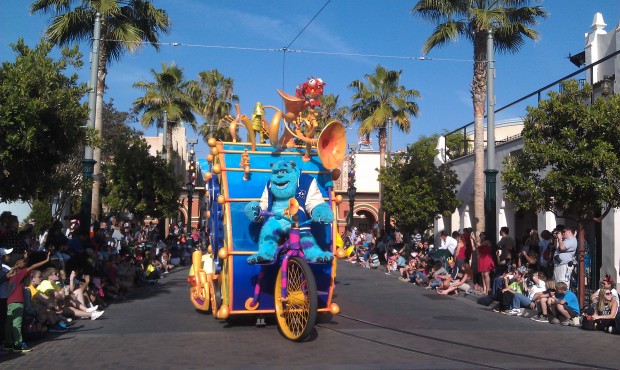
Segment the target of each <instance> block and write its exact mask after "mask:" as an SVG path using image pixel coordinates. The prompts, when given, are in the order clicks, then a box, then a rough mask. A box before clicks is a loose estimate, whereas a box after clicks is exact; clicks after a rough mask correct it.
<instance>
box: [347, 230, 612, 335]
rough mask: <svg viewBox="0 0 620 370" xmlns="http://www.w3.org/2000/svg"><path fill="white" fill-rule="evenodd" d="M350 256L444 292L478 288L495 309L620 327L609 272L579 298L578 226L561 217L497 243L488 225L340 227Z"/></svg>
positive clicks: (577, 323) (588, 325)
mask: <svg viewBox="0 0 620 370" xmlns="http://www.w3.org/2000/svg"><path fill="white" fill-rule="evenodd" d="M342 239H343V241H344V244H345V246H344V247H345V250H346V252H347V256H348V258H347V261H348V262H351V263H354V264H356V265H359V266H362V267H364V268H368V269H382V268H385V273H386V274H392V273H393V272H395V273H397V274H398V275H399V279H400V280H402V281H404V282H409V283H412V284H415V285H418V286H421V287H425V288H426V289H432V290H436V292H437V294H442V295H459V294H464V295H476V296H478V301H479V303H481V304H485V305H491V304H492V303H493V302H494V301H495V302H497V303H496V308H495V309H494V311H495V312H498V313H502V314H505V315H509V316H524V317H525V316H528V315H524V313H525V311H526V310H529V313H531V315H529V316H531V317H530V318H531V319H532V320H534V321H537V322H544V323H550V324H559V325H562V326H580V327H582V328H583V329H586V330H601V331H605V332H610V333H611V332H615V333H618V332H619V331H620V314H619V306H620V304H619V302H618V292H617V291H616V289H615V288H614V284H613V283H614V281H613V278H612V277H610V276H606V277H605V278H604V279H603V281H602V282H601V286H600V289H599V290H597V291H596V292H594V293H593V294H592V296H591V297H590V298H591V303H588V304H586V305H585V306H584V307H580V306H579V301H578V299H577V296H576V295H575V293H574V292H573V291H571V289H570V288H571V284H572V285H573V288H575V276H574V266H575V265H576V257H575V252H576V250H577V240H576V231H575V229H574V228H572V227H570V226H566V227H565V226H563V225H558V226H557V227H556V229H554V230H553V231H548V230H544V231H543V232H541V233H540V234H539V233H538V231H537V230H528V232H527V235H525V236H524V237H523V238H522V239H521V240H519V242H517V241H515V239H513V238H512V237H511V236H510V231H509V229H508V228H507V227H502V228H501V230H500V240H499V241H498V242H497V244H496V245H493V244H492V243H491V241H490V240H489V239H488V238H487V237H486V235H485V234H484V232H482V233H480V234H479V235H478V236H476V235H475V233H473V232H472V230H471V229H469V228H468V229H465V230H463V232H459V231H454V232H452V233H448V232H446V231H441V232H440V234H439V235H438V238H437V240H438V243H437V245H434V243H433V242H434V237H433V235H429V234H427V235H426V236H425V237H423V236H422V235H421V234H420V233H419V232H418V230H414V232H413V233H412V234H411V235H407V236H403V235H402V233H400V232H399V231H398V230H395V231H394V232H393V233H389V234H385V233H384V234H381V235H379V236H375V235H374V233H373V232H371V231H370V230H367V231H363V232H360V231H358V230H357V229H356V228H353V229H351V230H347V231H345V233H344V234H343V235H342Z"/></svg>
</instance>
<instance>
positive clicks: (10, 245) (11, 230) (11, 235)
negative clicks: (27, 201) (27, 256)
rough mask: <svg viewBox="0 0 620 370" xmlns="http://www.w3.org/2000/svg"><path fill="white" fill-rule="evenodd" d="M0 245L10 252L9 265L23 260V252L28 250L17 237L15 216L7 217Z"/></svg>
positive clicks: (17, 225) (17, 222)
mask: <svg viewBox="0 0 620 370" xmlns="http://www.w3.org/2000/svg"><path fill="white" fill-rule="evenodd" d="M0 245H1V246H2V247H3V248H4V249H5V250H9V249H10V250H11V251H12V252H11V253H10V255H11V260H10V264H11V265H12V264H14V263H15V262H17V260H19V259H22V258H24V252H25V251H26V250H27V249H28V246H27V245H26V242H25V241H24V240H23V239H22V237H21V236H20V235H19V220H18V219H17V216H14V215H9V216H8V217H7V221H6V225H5V230H4V234H3V236H2V237H0Z"/></svg>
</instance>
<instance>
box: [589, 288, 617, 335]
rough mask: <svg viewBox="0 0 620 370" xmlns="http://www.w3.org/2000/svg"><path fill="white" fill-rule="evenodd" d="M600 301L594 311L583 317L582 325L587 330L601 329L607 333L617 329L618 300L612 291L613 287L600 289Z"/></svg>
mask: <svg viewBox="0 0 620 370" xmlns="http://www.w3.org/2000/svg"><path fill="white" fill-rule="evenodd" d="M599 290H600V292H599V296H598V299H597V301H598V303H597V304H596V305H595V309H594V312H592V314H591V315H586V316H584V317H583V319H582V324H581V327H582V328H583V329H585V330H600V331H604V332H607V333H614V332H616V331H617V329H618V328H617V327H616V325H617V318H618V301H616V300H615V299H614V297H613V294H612V292H611V288H605V289H599Z"/></svg>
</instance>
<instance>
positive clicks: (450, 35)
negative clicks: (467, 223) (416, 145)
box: [412, 0, 547, 231]
mask: <svg viewBox="0 0 620 370" xmlns="http://www.w3.org/2000/svg"><path fill="white" fill-rule="evenodd" d="M533 2H534V1H531V0H478V1H471V0H419V1H418V2H417V4H416V5H415V6H414V7H413V9H412V13H413V14H416V15H419V16H420V17H421V18H423V19H426V20H429V21H430V22H432V23H434V24H436V28H435V29H434V30H433V33H432V34H431V36H430V37H429V38H428V39H427V40H426V42H425V43H424V46H423V47H422V52H424V54H427V53H428V52H430V51H431V50H432V49H433V48H435V47H436V46H444V45H446V44H447V43H448V42H450V41H455V40H458V38H459V37H463V38H465V39H467V40H469V41H471V43H472V44H473V47H474V75H473V80H472V99H473V106H474V158H475V159H474V216H475V217H474V230H476V231H480V230H481V228H484V222H485V221H484V189H485V180H484V110H485V101H486V93H487V83H486V78H487V76H486V60H487V49H486V40H487V36H488V32H489V31H493V44H494V47H495V49H496V50H497V51H498V52H500V53H501V52H510V53H516V52H517V51H519V49H520V48H521V46H523V44H524V40H525V39H526V38H529V39H532V40H536V39H538V33H537V32H536V31H535V30H534V29H532V28H530V27H531V26H533V25H536V24H537V23H538V19H539V18H545V17H546V16H547V13H546V12H545V11H544V10H543V8H542V7H541V6H529V5H530V4H531V3H533Z"/></svg>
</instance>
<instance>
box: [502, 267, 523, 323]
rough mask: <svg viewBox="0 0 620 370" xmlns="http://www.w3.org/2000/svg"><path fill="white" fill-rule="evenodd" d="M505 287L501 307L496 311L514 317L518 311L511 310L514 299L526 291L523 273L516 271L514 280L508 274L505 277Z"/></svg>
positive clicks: (513, 275) (513, 276)
mask: <svg viewBox="0 0 620 370" xmlns="http://www.w3.org/2000/svg"><path fill="white" fill-rule="evenodd" d="M504 281H505V283H504V285H505V288H503V289H502V295H501V300H500V302H499V307H498V309H497V310H495V311H496V312H499V313H503V314H508V313H510V314H512V315H516V313H517V311H518V310H517V311H515V310H509V309H510V306H511V305H512V299H513V298H514V296H515V294H517V293H521V294H523V292H524V291H525V288H524V285H525V284H524V282H523V273H522V272H521V271H519V270H516V271H515V272H514V273H513V274H512V278H511V277H510V275H508V274H506V275H505V276H504Z"/></svg>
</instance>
